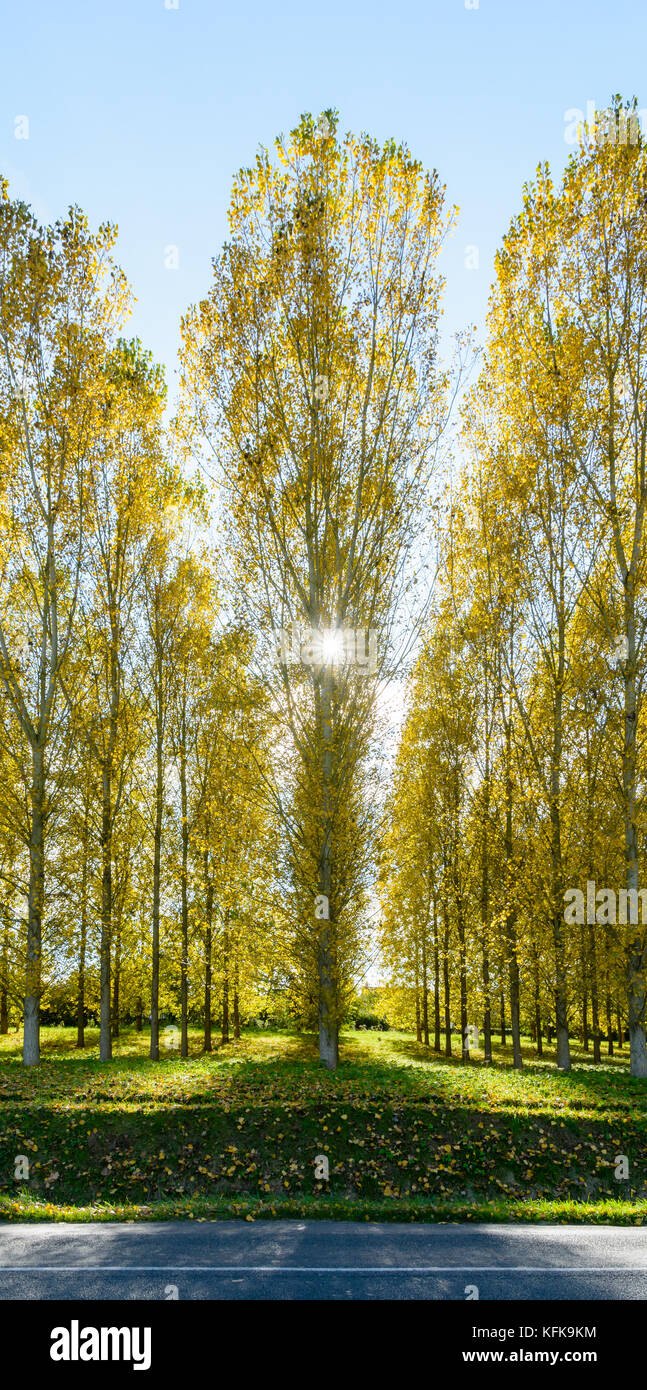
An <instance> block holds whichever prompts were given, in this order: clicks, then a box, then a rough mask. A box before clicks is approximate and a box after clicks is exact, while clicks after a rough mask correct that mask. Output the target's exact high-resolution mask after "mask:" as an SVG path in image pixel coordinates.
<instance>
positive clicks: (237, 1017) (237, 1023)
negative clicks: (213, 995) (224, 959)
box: [234, 961, 240, 1038]
mask: <svg viewBox="0 0 647 1390" xmlns="http://www.w3.org/2000/svg"><path fill="white" fill-rule="evenodd" d="M238 983H239V981H238V961H236V965H235V967H234V1037H235V1038H239V1037H240V1001H239V998H238Z"/></svg>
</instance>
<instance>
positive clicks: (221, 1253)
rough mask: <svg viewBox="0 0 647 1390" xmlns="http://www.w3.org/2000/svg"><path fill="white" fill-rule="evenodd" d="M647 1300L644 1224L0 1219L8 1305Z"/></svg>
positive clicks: (2, 1285) (0, 1260) (2, 1290)
mask: <svg viewBox="0 0 647 1390" xmlns="http://www.w3.org/2000/svg"><path fill="white" fill-rule="evenodd" d="M474 1286H476V1289H477V1290H478V1298H479V1300H480V1301H482V1300H485V1299H491V1300H502V1299H529V1300H542V1299H564V1300H567V1299H568V1300H570V1299H577V1300H589V1299H592V1300H599V1299H605V1300H608V1299H622V1300H625V1299H636V1300H639V1299H640V1300H644V1299H647V1236H646V1233H645V1231H644V1229H643V1228H641V1227H614V1226H543V1225H542V1226H527V1225H518V1226H514V1225H505V1226H503V1225H501V1226H500V1225H491V1226H485V1225H483V1226H476V1225H475V1226H471V1225H442V1226H428V1225H414V1224H406V1225H405V1224H397V1225H396V1224H390V1223H389V1224H386V1225H380V1224H377V1223H369V1222H346V1221H339V1222H337V1221H256V1222H253V1223H252V1222H247V1221H215V1222H200V1223H195V1222H192V1221H182V1222H164V1223H162V1222H151V1223H148V1222H145V1223H141V1224H139V1223H125V1224H122V1223H116V1222H115V1223H111V1224H108V1223H105V1224H104V1223H101V1224H98V1223H97V1224H94V1223H84V1224H78V1225H76V1224H75V1225H63V1224H43V1225H28V1224H25V1225H13V1224H11V1225H7V1226H3V1227H0V1299H3V1300H6V1299H73V1300H77V1299H119V1300H121V1299H160V1300H164V1299H173V1298H178V1299H243V1300H244V1299H289V1300H303V1299H306V1300H307V1299H337V1300H342V1301H349V1300H355V1299H362V1300H365V1299H460V1300H467V1299H468V1297H469V1296H471V1297H472V1298H474V1297H475V1296H476V1295H475V1293H474Z"/></svg>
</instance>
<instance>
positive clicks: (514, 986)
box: [505, 712, 523, 1071]
mask: <svg viewBox="0 0 647 1390" xmlns="http://www.w3.org/2000/svg"><path fill="white" fill-rule="evenodd" d="M511 738H512V715H511V713H510V712H509V713H508V719H507V721H506V754H505V758H506V809H505V862H506V893H507V894H508V898H509V901H510V907H509V909H508V911H507V912H506V916H505V945H506V955H507V960H508V989H509V991H510V1032H511V1034H512V1065H513V1067H515V1068H516V1070H517V1071H519V1070H520V1069H521V1067H522V1066H523V1057H522V1055H521V1021H520V1014H519V1008H520V1005H519V994H520V990H519V957H518V954H517V913H516V908H515V906H514V904H513V900H512V885H513V883H514V879H515V862H514V841H513V832H512V793H513V782H512V744H511Z"/></svg>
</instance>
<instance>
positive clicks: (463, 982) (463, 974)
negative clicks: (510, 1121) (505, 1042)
mask: <svg viewBox="0 0 647 1390" xmlns="http://www.w3.org/2000/svg"><path fill="white" fill-rule="evenodd" d="M456 922H457V926H458V956H459V973H460V992H461V1058H462V1060H463V1061H464V1062H469V1059H470V1043H469V1034H468V1031H467V957H466V952H465V918H464V916H463V897H462V893H459V894H458V898H457V903H456Z"/></svg>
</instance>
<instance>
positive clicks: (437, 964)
mask: <svg viewBox="0 0 647 1390" xmlns="http://www.w3.org/2000/svg"><path fill="white" fill-rule="evenodd" d="M434 1052H440V953H439V950H438V917H437V913H436V903H435V902H434Z"/></svg>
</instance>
